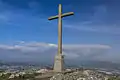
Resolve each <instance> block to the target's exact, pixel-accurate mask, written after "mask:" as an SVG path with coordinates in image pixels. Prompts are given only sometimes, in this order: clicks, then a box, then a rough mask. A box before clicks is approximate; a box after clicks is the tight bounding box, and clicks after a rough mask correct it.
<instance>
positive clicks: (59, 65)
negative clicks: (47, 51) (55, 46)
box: [53, 54, 64, 72]
mask: <svg viewBox="0 0 120 80" xmlns="http://www.w3.org/2000/svg"><path fill="white" fill-rule="evenodd" d="M53 71H54V72H64V56H63V55H62V54H57V55H56V56H55V60H54V68H53Z"/></svg>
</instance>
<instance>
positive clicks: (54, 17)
mask: <svg viewBox="0 0 120 80" xmlns="http://www.w3.org/2000/svg"><path fill="white" fill-rule="evenodd" d="M73 14H74V12H69V13H64V14H62V17H66V16H70V15H73ZM57 18H58V15H56V16H52V17H50V18H48V20H53V19H57Z"/></svg>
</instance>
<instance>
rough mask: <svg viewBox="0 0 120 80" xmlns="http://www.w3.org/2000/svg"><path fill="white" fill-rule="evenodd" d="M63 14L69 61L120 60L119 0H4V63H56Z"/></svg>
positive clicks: (0, 47)
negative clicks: (59, 17)
mask: <svg viewBox="0 0 120 80" xmlns="http://www.w3.org/2000/svg"><path fill="white" fill-rule="evenodd" d="M58 4H62V8H63V9H62V12H63V13H66V12H74V15H72V16H68V17H65V18H63V32H62V33H63V54H64V55H65V58H66V59H67V60H78V61H80V60H99V61H110V62H117V63H119V61H120V50H119V49H120V10H119V8H120V5H119V4H120V1H119V0H0V60H5V61H23V62H24V61H38V62H44V61H45V62H47V61H48V62H49V61H51V62H52V61H53V59H54V55H55V54H56V53H57V41H58V24H57V23H58V22H57V19H56V20H51V21H49V20H48V18H49V17H50V16H55V15H57V14H58Z"/></svg>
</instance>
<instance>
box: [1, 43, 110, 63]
mask: <svg viewBox="0 0 120 80" xmlns="http://www.w3.org/2000/svg"><path fill="white" fill-rule="evenodd" d="M109 49H111V47H110V46H108V45H100V44H95V45H94V44H92V45H80V44H64V45H63V54H64V55H65V58H66V59H78V60H79V59H85V58H88V59H92V58H94V57H96V56H99V55H104V54H106V52H107V50H109ZM0 52H1V53H0V58H3V57H4V59H6V60H9V59H10V60H13V61H14V60H15V61H16V59H17V60H18V61H24V60H27V61H49V60H50V61H52V60H53V59H54V56H55V54H56V53H57V45H56V44H51V43H40V42H28V43H27V42H24V43H23V41H22V43H21V42H20V43H18V44H16V45H0ZM6 55H7V56H6Z"/></svg>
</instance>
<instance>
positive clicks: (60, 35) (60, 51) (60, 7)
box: [48, 4, 74, 54]
mask: <svg viewBox="0 0 120 80" xmlns="http://www.w3.org/2000/svg"><path fill="white" fill-rule="evenodd" d="M58 13H59V14H58V15H56V16H52V17H50V18H48V20H53V19H57V18H58V54H62V18H63V17H66V16H70V15H73V14H74V13H73V12H68V13H64V14H62V6H61V4H59V10H58Z"/></svg>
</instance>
